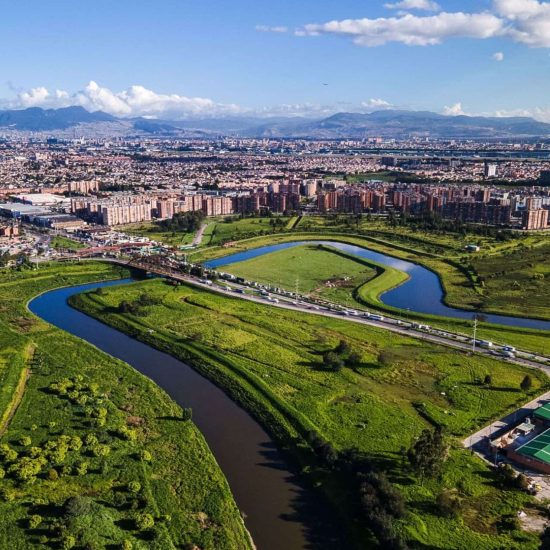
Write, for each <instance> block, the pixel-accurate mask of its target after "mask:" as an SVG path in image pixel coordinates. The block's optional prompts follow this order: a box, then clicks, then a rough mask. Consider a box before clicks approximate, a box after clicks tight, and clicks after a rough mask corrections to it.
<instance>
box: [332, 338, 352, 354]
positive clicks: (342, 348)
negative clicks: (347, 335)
mask: <svg viewBox="0 0 550 550" xmlns="http://www.w3.org/2000/svg"><path fill="white" fill-rule="evenodd" d="M334 351H335V353H337V354H338V355H348V354H349V353H351V346H350V344H349V342H346V341H345V340H340V342H338V345H337V346H336V348H335V349H334Z"/></svg>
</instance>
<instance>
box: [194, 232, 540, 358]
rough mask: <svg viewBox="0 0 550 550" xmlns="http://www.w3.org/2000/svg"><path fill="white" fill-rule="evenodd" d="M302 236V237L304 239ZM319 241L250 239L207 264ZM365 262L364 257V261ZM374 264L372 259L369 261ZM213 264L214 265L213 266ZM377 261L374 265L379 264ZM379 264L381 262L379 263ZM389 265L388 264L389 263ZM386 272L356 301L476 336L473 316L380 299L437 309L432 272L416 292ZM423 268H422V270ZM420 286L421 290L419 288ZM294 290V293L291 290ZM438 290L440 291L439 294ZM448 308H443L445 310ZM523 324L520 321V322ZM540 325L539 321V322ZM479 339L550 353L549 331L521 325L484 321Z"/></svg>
mask: <svg viewBox="0 0 550 550" xmlns="http://www.w3.org/2000/svg"><path fill="white" fill-rule="evenodd" d="M301 237H302V236H300V238H301ZM325 238H326V239H327V241H317V242H325V243H326V244H327V245H329V246H330V244H331V243H335V244H337V245H339V246H341V245H345V246H349V245H351V247H360V249H359V250H356V251H355V252H353V250H348V251H345V250H344V252H347V254H348V255H351V256H355V257H356V256H357V254H358V253H359V252H360V253H362V254H363V253H364V254H366V255H367V256H372V257H376V256H377V254H378V253H377V252H374V253H372V254H370V253H369V252H368V251H369V250H371V249H372V247H371V245H370V242H366V241H365V240H364V239H360V238H357V237H356V238H352V237H343V236H341V237H338V238H336V237H335V236H334V235H326V236H325ZM314 240H316V239H315V238H314V237H313V236H311V235H310V236H308V237H307V238H306V239H305V240H303V241H302V240H300V239H298V240H297V239H296V238H295V237H293V236H292V235H285V236H282V237H273V238H272V239H270V241H269V244H266V241H265V240H264V238H262V239H260V240H258V239H250V240H247V241H243V242H240V243H237V244H236V248H231V249H223V250H220V249H218V248H216V249H212V251H211V254H212V255H214V256H216V258H215V259H214V261H213V262H212V260H208V261H207V262H205V263H206V264H207V265H217V264H218V262H221V263H222V264H224V263H226V262H232V260H233V258H239V259H242V258H246V257H247V255H248V253H250V252H254V253H255V251H261V250H262V248H263V247H265V246H267V247H269V248H268V249H267V250H271V249H272V248H271V247H275V249H276V248H277V247H280V246H283V245H292V246H294V245H296V244H300V243H302V242H303V243H307V242H311V241H314ZM221 252H224V253H225V254H221ZM234 254H237V255H238V256H234ZM379 254H386V253H384V252H380V253H379ZM388 258H389V259H390V260H391V262H390V263H395V264H396V265H397V266H399V264H400V261H401V260H400V259H399V258H397V256H395V255H389V256H388ZM361 259H364V258H361ZM368 261H371V260H368ZM211 262H212V263H211ZM406 262H409V263H408V265H409V266H415V265H419V264H415V263H414V261H413V262H410V260H406ZM376 263H377V262H374V263H373V265H374V264H376ZM378 263H379V262H378ZM386 263H387V262H386ZM233 265H235V266H238V264H237V263H235V264H233ZM381 267H382V268H383V269H384V270H387V271H385V272H384V273H382V274H381V276H380V275H379V277H376V278H374V279H373V280H371V282H370V283H368V284H366V285H363V286H362V287H360V288H358V289H356V291H355V293H354V294H355V296H354V297H355V298H356V299H357V300H359V301H360V302H362V303H364V304H365V305H367V306H368V307H371V308H373V309H378V310H379V311H382V312H388V313H392V314H398V315H401V316H402V317H403V318H405V319H408V320H416V321H418V322H421V323H428V324H430V325H431V326H433V327H437V328H441V329H443V330H449V331H451V332H461V333H463V334H466V335H471V334H472V321H471V320H470V319H469V315H466V316H465V317H466V318H453V317H445V316H444V315H439V314H438V315H430V314H428V313H419V312H417V311H414V307H411V308H408V307H407V309H405V307H403V308H402V309H399V308H397V307H394V306H390V305H387V304H386V303H383V302H382V301H381V300H380V296H381V295H382V294H384V293H387V292H388V291H389V290H390V289H392V288H395V291H392V293H391V294H398V295H399V294H402V295H403V296H402V298H399V299H398V302H401V301H403V300H406V301H410V300H411V299H413V300H416V301H419V300H420V301H423V300H426V301H427V302H429V303H430V304H431V305H433V306H434V307H436V308H437V306H438V304H439V302H438V301H437V300H438V296H439V295H440V293H441V291H440V289H439V285H438V282H437V280H436V279H435V277H436V276H435V275H433V274H432V273H431V271H430V272H428V273H427V275H428V278H429V279H431V280H428V281H425V282H424V281H420V280H419V281H418V284H417V285H416V286H415V288H414V291H413V292H412V294H411V292H410V291H409V290H410V289H409V288H408V286H405V285H403V286H401V285H402V283H403V282H405V277H404V276H402V277H401V278H399V277H397V275H396V274H395V273H394V274H393V275H391V276H389V275H390V273H391V270H388V266H387V265H383V266H381ZM404 269H407V267H406V265H405V267H404ZM418 269H422V268H418ZM225 270H226V271H227V270H229V271H231V267H229V266H228V267H227V268H225ZM398 271H402V269H398ZM386 272H388V276H386V275H385V273H386ZM424 283H426V284H428V283H429V284H430V285H432V286H433V285H434V284H435V285H436V286H437V289H436V290H434V291H433V292H434V293H436V294H435V295H434V294H433V293H432V291H431V290H430V289H429V288H425V287H424ZM417 287H418V288H417ZM290 290H293V288H291V289H290ZM436 291H437V292H436ZM384 299H385V300H387V296H385V297H384ZM445 307H446V306H443V310H444V308H445ZM482 319H483V316H481V320H482ZM513 319H514V318H511V321H513ZM518 322H519V321H518ZM535 322H537V321H535ZM477 335H478V338H480V339H484V340H489V341H495V342H501V343H503V344H508V345H513V346H516V347H518V348H522V349H527V350H530V351H533V352H535V353H542V354H546V353H548V351H549V350H548V339H547V332H546V331H542V330H537V329H532V328H524V327H518V326H509V325H501V324H496V323H488V322H483V321H481V322H480V323H479V324H478V333H477Z"/></svg>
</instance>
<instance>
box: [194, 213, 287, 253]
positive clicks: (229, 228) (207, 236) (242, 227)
mask: <svg viewBox="0 0 550 550" xmlns="http://www.w3.org/2000/svg"><path fill="white" fill-rule="evenodd" d="M290 220H291V218H288V217H284V216H275V217H273V218H242V219H241V218H238V217H236V216H227V217H226V218H208V219H207V222H208V224H209V225H208V228H207V230H206V231H205V233H204V236H203V242H202V246H211V245H219V244H223V243H225V242H228V241H236V240H240V239H246V238H249V237H254V236H258V235H268V234H271V233H275V232H281V231H284V230H285V229H286V227H287V225H288V223H289V221H290ZM275 222H278V223H275Z"/></svg>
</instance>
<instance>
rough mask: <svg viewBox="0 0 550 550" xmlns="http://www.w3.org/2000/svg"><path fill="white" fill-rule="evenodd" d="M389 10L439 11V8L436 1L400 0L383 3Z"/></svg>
mask: <svg viewBox="0 0 550 550" xmlns="http://www.w3.org/2000/svg"><path fill="white" fill-rule="evenodd" d="M384 7H385V8H388V9H389V10H424V11H439V10H440V9H441V8H440V7H439V4H438V3H437V2H433V1H432V0H401V2H395V4H384Z"/></svg>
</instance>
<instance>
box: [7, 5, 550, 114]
mask: <svg viewBox="0 0 550 550" xmlns="http://www.w3.org/2000/svg"><path fill="white" fill-rule="evenodd" d="M6 14H7V17H5V18H4V23H3V24H0V28H1V30H2V32H1V33H0V47H1V48H2V50H3V51H8V52H10V55H9V56H6V57H5V58H4V59H3V62H2V65H1V66H2V68H3V71H2V72H3V75H4V82H2V83H0V98H1V99H0V108H2V109H8V108H25V107H31V106H39V107H63V106H68V105H82V106H84V107H85V108H87V109H89V110H103V111H105V112H108V113H111V114H114V115H117V116H122V117H131V116H150V117H156V118H186V117H192V116H234V115H237V116H240V115H260V116H262V115H263V116H271V115H289V116H310V117H322V116H326V115H328V114H331V113H334V112H341V111H355V112H370V111H373V110H378V109H386V108H404V109H413V110H424V109H426V110H431V111H434V112H440V113H443V114H448V115H456V114H472V115H476V114H482V115H496V116H511V115H522V116H523V115H525V116H533V117H534V118H536V119H538V120H542V121H546V122H548V121H550V102H549V101H548V100H547V99H546V97H545V95H546V94H545V89H546V84H547V82H548V76H549V75H548V68H550V56H549V50H548V48H549V47H550V38H548V36H550V34H549V33H547V32H546V29H547V27H548V26H550V3H548V2H538V1H536V0H487V1H482V2H479V1H477V2H474V1H465V2H457V1H454V0H446V1H440V2H437V3H436V2H434V1H431V0H404V1H399V2H398V1H395V2H387V1H386V2H384V1H383V0H380V1H379V0H377V1H376V2H373V3H369V4H366V3H360V2H357V0H355V1H351V0H346V1H343V2H339V3H338V5H335V4H334V3H330V2H326V1H322V2H315V3H313V2H305V3H301V4H300V5H294V4H292V5H291V4H290V2H288V1H287V0H283V1H282V2H278V3H277V4H274V3H269V4H267V5H265V4H264V5H258V3H254V2H251V1H249V0H239V1H237V2H235V3H232V4H231V5H228V4H227V3H224V2H221V1H217V0H212V1H207V2H203V3H200V5H199V4H195V3H189V2H185V3H182V2H171V1H170V2H168V1H167V2H162V3H161V5H155V6H153V5H152V4H148V3H145V2H138V3H132V4H130V3H129V2H126V1H122V2H118V3H117V4H116V5H110V4H108V3H107V2H104V1H99V2H97V3H95V4H94V6H93V7H92V6H81V5H79V6H75V5H71V4H70V3H69V2H66V1H64V0H61V1H58V2H55V3H49V4H48V5H47V6H43V5H40V4H39V3H37V2H34V1H27V2H21V3H18V4H17V5H10V6H9V8H8V9H7V10H6ZM22 37H24V39H22ZM13 44H17V47H16V48H13ZM526 81H528V82H530V86H529V87H528V88H526V87H525V86H524V85H523V83H524V82H526Z"/></svg>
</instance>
